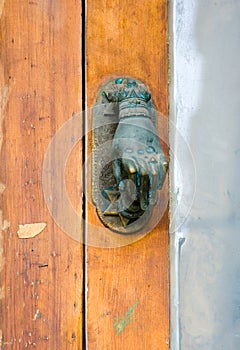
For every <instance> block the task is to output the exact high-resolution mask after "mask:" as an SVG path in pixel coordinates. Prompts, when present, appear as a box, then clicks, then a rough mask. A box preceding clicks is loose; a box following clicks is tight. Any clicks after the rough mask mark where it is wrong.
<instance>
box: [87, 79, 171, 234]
mask: <svg viewBox="0 0 240 350" xmlns="http://www.w3.org/2000/svg"><path fill="white" fill-rule="evenodd" d="M156 116H157V111H156V109H155V107H154V105H153V102H152V98H151V94H150V92H149V91H148V88H147V87H146V85H144V84H143V83H142V82H141V81H139V80H136V79H132V78H117V79H114V80H111V81H110V82H108V83H107V84H105V85H104V86H103V88H102V89H101V91H100V93H99V96H98V98H97V104H96V105H95V107H94V108H93V138H92V140H93V161H92V197H93V201H94V204H95V205H96V208H97V213H98V215H99V217H100V219H101V221H102V222H103V223H104V225H105V226H107V227H109V228H110V229H111V230H113V231H115V232H119V233H124V234H128V233H137V232H139V231H141V230H142V229H143V227H144V226H145V225H146V224H147V222H148V220H149V219H150V218H151V215H152V212H153V208H154V206H155V205H156V203H157V198H158V191H157V190H158V189H161V188H162V185H163V182H164V179H165V176H166V172H167V168H168V162H167V159H166V157H165V155H164V153H163V150H162V146H161V143H160V139H159V136H158V132H157V117H156Z"/></svg>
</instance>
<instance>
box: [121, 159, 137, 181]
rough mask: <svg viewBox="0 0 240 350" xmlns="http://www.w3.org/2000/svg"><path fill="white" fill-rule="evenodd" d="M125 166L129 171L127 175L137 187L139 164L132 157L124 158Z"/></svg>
mask: <svg viewBox="0 0 240 350" xmlns="http://www.w3.org/2000/svg"><path fill="white" fill-rule="evenodd" d="M123 167H124V169H125V171H126V173H127V177H128V179H129V180H131V181H132V182H133V184H134V186H135V187H137V176H138V166H137V164H136V162H134V160H132V159H123Z"/></svg>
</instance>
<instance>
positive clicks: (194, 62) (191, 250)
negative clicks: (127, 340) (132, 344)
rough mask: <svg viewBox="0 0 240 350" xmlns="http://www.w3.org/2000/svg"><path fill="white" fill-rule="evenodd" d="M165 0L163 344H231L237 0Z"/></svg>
mask: <svg viewBox="0 0 240 350" xmlns="http://www.w3.org/2000/svg"><path fill="white" fill-rule="evenodd" d="M171 7H172V9H171V10H172V18H171V21H170V28H171V29H170V35H171V36H170V43H171V62H172V64H171V76H172V80H171V99H170V107H171V111H170V114H171V121H172V126H171V135H170V141H171V150H172V160H171V213H172V217H171V261H172V267H171V286H172V349H174V350H178V349H182V350H195V349H201V350H221V349H224V350H238V349H240V184H239V179H240V1H239V0H175V1H174V0H172V4H171ZM187 144H188V145H189V148H188V147H187Z"/></svg>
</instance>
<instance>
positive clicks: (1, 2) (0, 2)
mask: <svg viewBox="0 0 240 350" xmlns="http://www.w3.org/2000/svg"><path fill="white" fill-rule="evenodd" d="M4 3H5V0H0V17H1V16H2V12H3V8H4Z"/></svg>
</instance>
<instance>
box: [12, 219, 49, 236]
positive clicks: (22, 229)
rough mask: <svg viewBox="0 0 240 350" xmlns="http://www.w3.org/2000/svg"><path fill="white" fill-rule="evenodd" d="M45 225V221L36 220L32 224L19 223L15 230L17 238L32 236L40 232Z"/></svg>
mask: <svg viewBox="0 0 240 350" xmlns="http://www.w3.org/2000/svg"><path fill="white" fill-rule="evenodd" d="M46 226H47V224H46V222H37V223H33V224H25V225H19V230H18V231H17V233H18V237H19V238H33V237H35V236H37V235H39V233H41V232H42V231H43V230H44V229H45V227H46Z"/></svg>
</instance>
